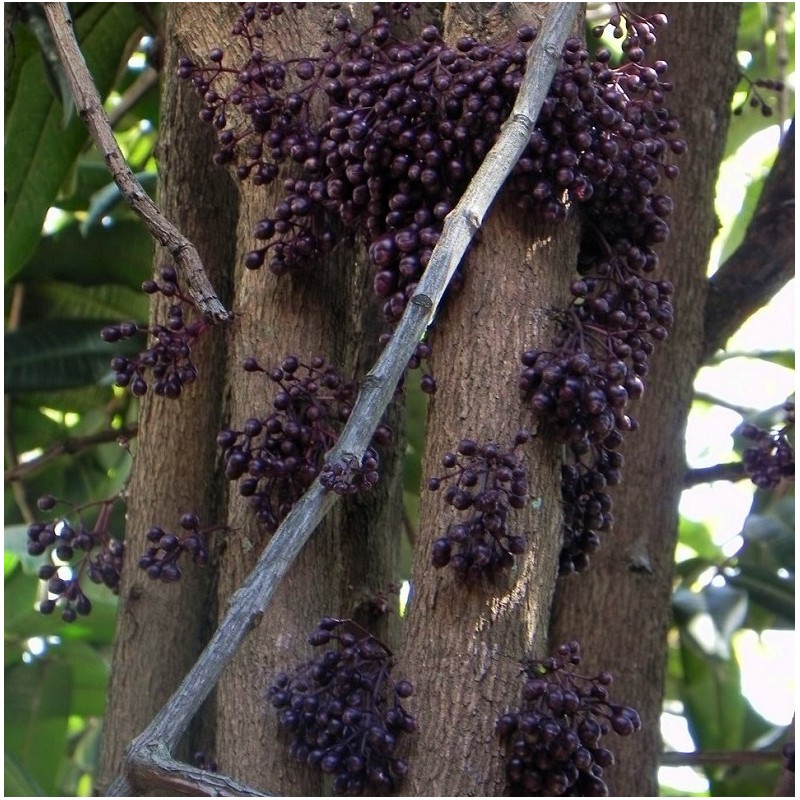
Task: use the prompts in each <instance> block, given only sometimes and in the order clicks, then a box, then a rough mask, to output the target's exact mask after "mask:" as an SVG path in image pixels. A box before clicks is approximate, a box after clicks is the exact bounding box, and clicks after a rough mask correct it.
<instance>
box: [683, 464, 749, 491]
mask: <svg viewBox="0 0 800 800" xmlns="http://www.w3.org/2000/svg"><path fill="white" fill-rule="evenodd" d="M746 477H747V473H746V472H745V471H744V464H742V462H741V461H728V462H727V463H725V464H714V466H713V467H699V468H698V469H688V470H686V474H685V475H684V476H683V488H684V489H691V488H692V486H698V485H699V484H701V483H711V482H712V481H741V480H744V479H745V478H746Z"/></svg>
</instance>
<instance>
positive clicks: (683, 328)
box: [551, 3, 740, 797]
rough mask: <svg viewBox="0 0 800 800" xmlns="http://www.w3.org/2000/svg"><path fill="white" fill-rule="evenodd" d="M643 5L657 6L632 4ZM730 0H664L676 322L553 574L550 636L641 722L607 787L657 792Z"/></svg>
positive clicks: (667, 264)
mask: <svg viewBox="0 0 800 800" xmlns="http://www.w3.org/2000/svg"><path fill="white" fill-rule="evenodd" d="M636 10H637V11H638V12H639V13H641V14H643V15H646V14H653V13H657V12H659V11H663V6H657V5H656V4H650V5H649V6H647V7H644V6H641V5H640V6H637V7H636ZM739 11H740V7H739V6H738V5H736V4H733V3H695V4H692V5H691V6H677V5H676V6H672V7H668V8H667V13H668V16H669V18H670V22H669V25H668V27H667V28H665V29H664V30H662V32H661V34H660V36H659V43H658V55H657V56H655V57H658V58H663V59H665V60H666V61H667V62H668V63H669V65H670V70H669V73H668V78H669V80H671V81H673V82H674V84H675V90H674V92H672V94H671V95H670V96H669V98H668V102H669V106H670V109H672V110H673V111H674V112H675V113H676V115H677V116H678V118H679V119H680V121H681V125H682V129H683V133H682V135H683V136H684V138H685V139H686V140H687V141H688V143H689V152H688V154H687V155H685V156H683V157H682V158H680V159H678V160H677V162H676V163H678V164H679V166H680V169H681V174H680V176H679V178H678V179H677V180H676V181H675V182H674V184H673V185H671V186H670V187H669V191H670V194H671V195H672V197H673V199H674V202H675V209H676V210H675V213H674V215H673V216H672V218H671V220H670V228H671V230H672V234H673V235H672V236H671V237H670V239H669V240H668V241H667V243H666V244H664V245H662V246H661V247H659V249H658V254H659V260H660V264H661V274H662V275H664V277H668V278H670V279H671V280H672V281H673V282H674V283H675V286H676V294H675V303H674V305H675V328H674V330H673V332H672V334H671V335H670V337H669V338H668V339H667V340H666V342H664V343H663V344H662V345H660V346H659V347H658V348H657V350H656V352H655V353H654V354H653V358H652V362H651V363H652V366H651V370H650V373H649V375H648V376H647V378H646V379H645V381H646V383H647V386H648V390H647V391H646V392H645V395H644V397H643V398H642V401H641V403H640V404H639V406H638V408H637V409H635V410H634V414H635V416H636V417H637V418H638V420H639V422H640V425H641V428H640V430H639V431H637V432H636V433H634V434H632V435H629V436H628V437H627V439H626V442H625V447H624V453H625V470H624V475H623V482H622V484H621V485H620V486H619V487H618V488H617V489H615V491H614V492H613V499H614V516H615V524H614V530H613V531H612V532H611V533H610V534H606V535H604V537H603V545H602V547H601V549H600V551H599V552H598V553H597V554H596V555H595V556H593V557H592V566H591V567H590V568H589V570H588V571H587V572H586V573H583V574H581V575H577V576H572V577H569V578H565V579H562V580H560V581H559V585H558V589H557V593H556V598H555V601H554V618H553V623H552V627H551V642H552V643H553V644H557V643H559V642H561V641H564V640H565V639H569V638H575V639H578V640H579V641H580V642H581V646H582V650H583V652H584V656H585V657H584V663H585V665H586V670H587V672H588V673H589V674H596V673H595V672H594V670H599V669H608V670H610V671H611V672H612V673H613V674H614V678H615V680H614V685H613V686H612V693H613V694H612V696H614V697H615V698H617V699H618V700H619V701H620V702H624V703H626V704H628V705H632V706H634V707H635V708H637V709H638V710H639V712H640V714H641V716H642V719H643V722H644V726H643V729H642V731H641V732H639V733H637V734H636V735H635V736H631V737H628V738H625V739H619V740H618V741H617V742H615V745H614V750H615V755H616V757H617V763H616V765H615V766H614V767H613V768H611V769H609V770H608V781H607V782H608V785H609V790H610V792H611V794H612V795H629V796H634V797H636V796H643V797H647V796H652V795H655V794H657V790H658V784H657V780H656V773H657V767H658V755H659V753H660V752H661V737H660V732H659V718H660V714H661V701H662V695H663V687H664V674H665V668H666V658H665V648H666V637H667V628H668V626H669V621H670V596H671V590H672V575H673V564H674V549H675V540H676V537H677V523H678V501H679V499H680V494H681V489H682V482H683V474H684V464H685V460H684V428H685V426H686V419H687V415H688V413H689V406H690V404H691V398H692V385H693V382H694V376H695V374H696V372H697V370H698V368H699V367H700V365H701V353H702V343H703V329H702V322H703V309H704V303H705V296H706V290H707V280H706V266H707V264H708V255H709V251H710V248H711V242H712V240H713V239H714V236H715V235H716V231H717V222H716V217H715V214H714V186H715V183H716V178H717V171H718V168H719V163H720V160H721V158H722V153H723V149H724V146H725V134H726V131H727V127H728V120H729V113H730V99H731V95H732V92H733V88H734V86H735V84H736V82H737V67H736V59H735V55H736V30H737V23H738V19H739Z"/></svg>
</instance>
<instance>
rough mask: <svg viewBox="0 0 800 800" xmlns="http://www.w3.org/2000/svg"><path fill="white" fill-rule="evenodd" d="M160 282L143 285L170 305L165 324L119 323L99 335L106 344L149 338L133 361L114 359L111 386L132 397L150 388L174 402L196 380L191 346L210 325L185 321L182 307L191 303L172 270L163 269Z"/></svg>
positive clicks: (147, 291) (199, 321)
mask: <svg viewBox="0 0 800 800" xmlns="http://www.w3.org/2000/svg"><path fill="white" fill-rule="evenodd" d="M160 277H161V283H157V282H156V281H154V280H147V281H145V282H144V283H143V284H142V291H143V292H145V293H146V294H155V293H156V292H160V293H161V294H162V295H164V296H165V297H169V298H170V299H171V300H172V301H173V303H172V305H171V306H170V308H169V314H168V317H167V322H166V324H165V325H160V324H153V325H151V326H149V327H148V326H145V325H137V324H136V323H135V322H122V323H120V324H119V325H109V326H107V327H105V328H103V330H102V331H101V332H100V336H101V337H102V338H103V340H104V341H106V342H118V341H121V340H123V339H130V338H132V337H133V336H136V335H137V334H145V335H149V337H150V339H149V347H148V348H147V349H145V350H143V351H142V352H141V353H139V355H137V356H136V357H135V358H126V357H124V356H115V357H114V358H113V359H112V361H111V368H112V369H113V370H114V373H115V374H114V383H116V385H117V386H126V387H128V388H129V389H130V391H131V394H134V395H135V396H136V397H141V396H142V395H144V394H145V393H146V392H147V389H148V388H152V390H153V392H154V393H155V394H157V395H160V396H161V397H168V398H170V399H175V398H176V397H180V395H181V392H182V391H183V389H184V387H186V386H188V385H190V384H192V383H194V382H195V380H197V369H196V368H195V366H194V364H193V363H192V357H191V356H192V347H193V346H194V344H195V342H196V341H197V339H198V338H199V337H200V336H201V335H202V334H203V333H204V332H205V331H206V330H207V329H208V327H209V323H207V322H206V321H205V320H202V319H198V320H195V321H193V322H187V321H186V320H185V319H184V307H185V306H187V305H188V306H191V305H192V302H191V300H189V299H188V298H186V297H185V296H184V295H183V294H182V293H181V290H180V287H179V285H178V274H177V272H176V271H175V268H174V267H162V268H161V271H160ZM148 371H149V372H150V374H151V375H152V381H151V383H150V384H148V382H147V380H146V379H145V374H146V373H147V372H148Z"/></svg>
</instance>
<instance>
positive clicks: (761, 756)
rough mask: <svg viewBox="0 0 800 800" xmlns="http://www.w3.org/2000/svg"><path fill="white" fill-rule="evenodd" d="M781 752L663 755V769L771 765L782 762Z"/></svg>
mask: <svg viewBox="0 0 800 800" xmlns="http://www.w3.org/2000/svg"><path fill="white" fill-rule="evenodd" d="M782 760H783V756H782V754H781V752H780V750H729V751H723V752H707V753H673V752H669V753H662V754H661V758H660V759H659V762H660V764H661V766H662V767H712V766H727V767H741V766H745V765H747V764H771V763H773V762H775V761H782Z"/></svg>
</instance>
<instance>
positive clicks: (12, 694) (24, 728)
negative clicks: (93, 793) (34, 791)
mask: <svg viewBox="0 0 800 800" xmlns="http://www.w3.org/2000/svg"><path fill="white" fill-rule="evenodd" d="M70 702H71V676H70V672H69V670H66V669H63V668H61V667H60V666H59V665H58V664H54V663H51V662H49V661H48V660H46V659H45V660H38V659H37V660H34V662H33V663H32V664H24V663H20V664H18V665H16V666H13V667H10V668H9V669H7V670H6V671H5V742H6V747H7V749H8V750H9V752H10V753H11V754H12V756H13V757H14V758H16V759H17V761H18V762H19V763H20V764H21V765H22V766H23V767H24V768H25V769H26V771H27V772H28V773H29V774H30V775H31V776H32V778H33V779H34V780H35V781H36V782H37V783H38V784H39V785H40V786H41V787H42V789H43V790H44V793H45V794H57V792H56V791H55V790H56V778H57V775H58V771H59V768H60V767H61V762H62V760H63V758H64V756H65V753H66V737H67V720H68V717H69V709H70Z"/></svg>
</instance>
